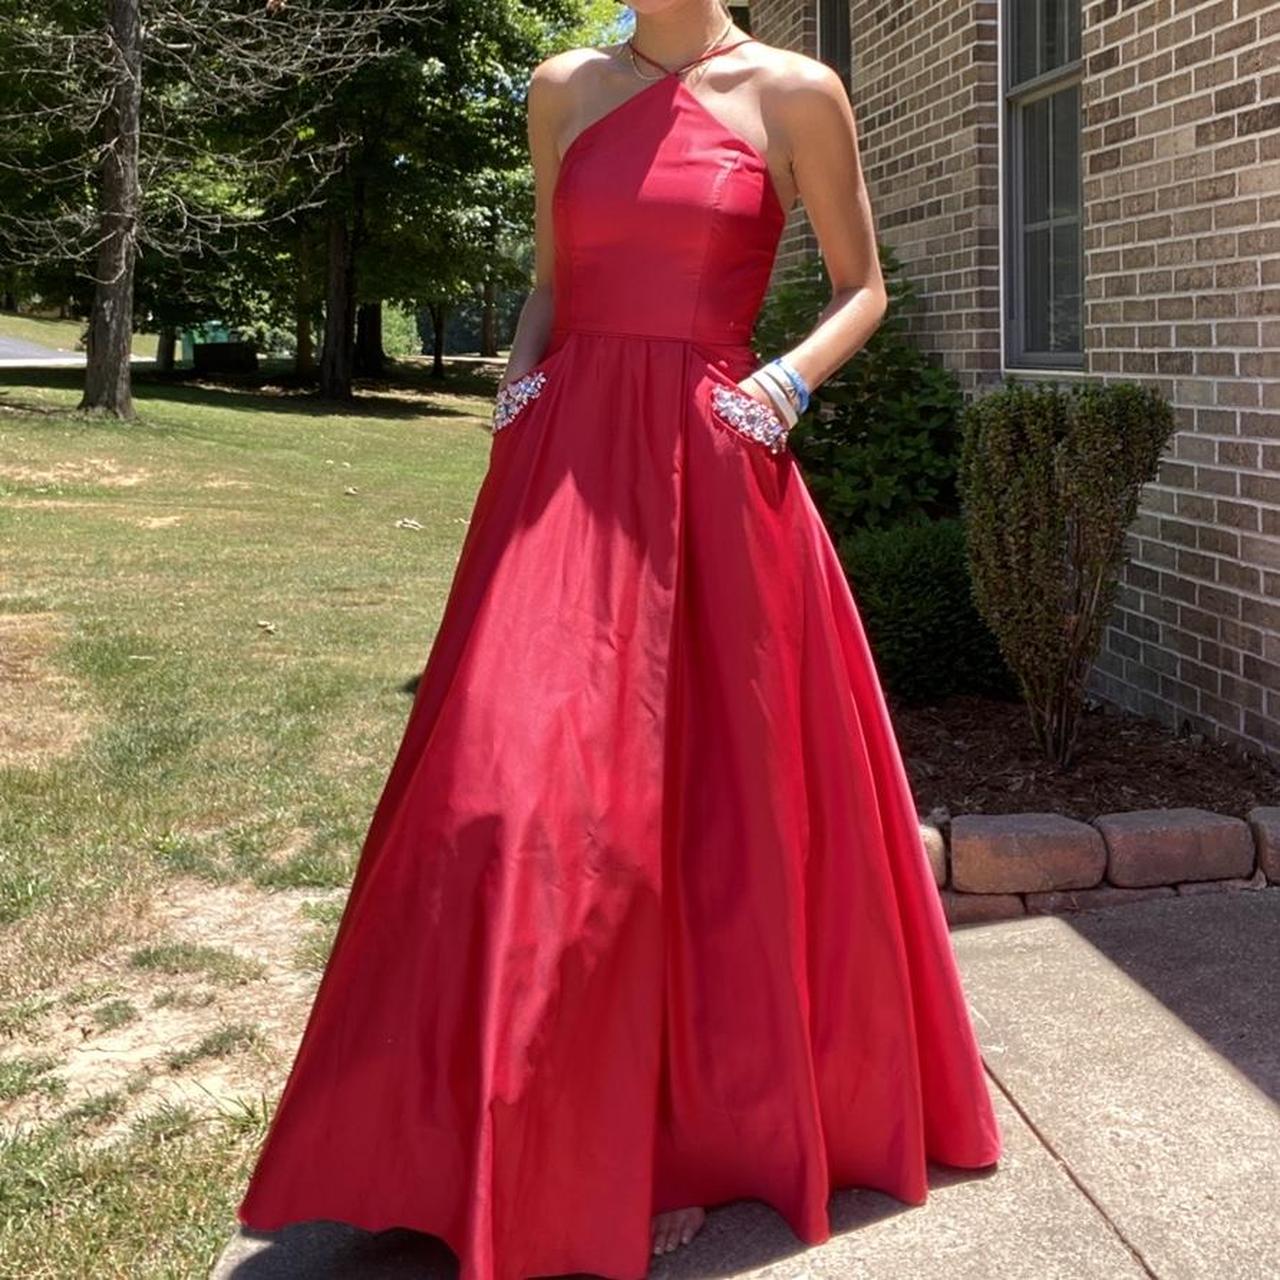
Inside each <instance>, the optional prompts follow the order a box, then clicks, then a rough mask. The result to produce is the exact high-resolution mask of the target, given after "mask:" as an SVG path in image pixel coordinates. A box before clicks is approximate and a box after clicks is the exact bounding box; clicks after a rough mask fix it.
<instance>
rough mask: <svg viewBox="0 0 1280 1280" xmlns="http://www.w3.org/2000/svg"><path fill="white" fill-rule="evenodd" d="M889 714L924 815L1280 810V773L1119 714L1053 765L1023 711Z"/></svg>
mask: <svg viewBox="0 0 1280 1280" xmlns="http://www.w3.org/2000/svg"><path fill="white" fill-rule="evenodd" d="M889 714H890V718H891V719H892V722H893V725H894V728H895V730H896V732H897V737H898V742H899V745H900V746H901V748H902V754H903V758H904V759H905V761H906V766H907V774H908V777H909V778H910V781H911V789H912V793H913V795H914V797H915V801H916V808H917V810H918V811H919V813H920V815H921V817H927V816H928V815H929V814H930V812H931V811H932V810H934V809H935V808H945V809H946V810H947V813H948V816H950V817H955V816H956V815H958V814H962V813H988V814H993V813H1032V812H1036V813H1058V814H1062V815H1064V816H1065V817H1069V818H1077V819H1079V820H1081V821H1084V822H1088V821H1090V820H1091V819H1093V818H1095V817H1097V816H1098V815H1099V814H1101V813H1113V812H1117V811H1120V810H1126V809H1175V808H1181V807H1183V806H1194V807H1197V808H1202V809H1210V810H1212V811H1213V812H1215V813H1223V814H1227V815H1230V816H1232V817H1237V818H1243V817H1244V816H1245V815H1246V814H1247V813H1248V811H1249V810H1250V809H1251V808H1254V807H1255V806H1257V805H1280V769H1277V768H1276V767H1275V766H1274V765H1272V764H1270V763H1268V762H1267V761H1266V760H1264V759H1262V758H1261V757H1260V756H1259V757H1253V756H1246V755H1244V754H1243V753H1241V752H1240V751H1239V750H1237V749H1236V748H1234V747H1232V746H1230V745H1228V744H1226V743H1221V742H1213V741H1208V740H1206V739H1205V738H1204V737H1203V736H1202V735H1200V734H1184V735H1181V736H1179V735H1177V734H1175V733H1174V732H1173V731H1172V730H1170V729H1167V728H1165V727H1164V726H1163V725H1161V724H1159V723H1157V722H1156V721H1153V720H1148V719H1146V718H1144V717H1140V716H1136V715H1131V714H1129V713H1127V712H1124V711H1119V710H1116V709H1115V708H1113V707H1110V706H1105V705H1104V706H1101V707H1097V709H1094V710H1089V711H1086V712H1085V713H1084V715H1083V716H1082V719H1081V723H1080V730H1079V745H1078V746H1077V748H1076V755H1075V760H1074V763H1073V764H1072V765H1070V766H1069V767H1068V768H1067V769H1065V770H1059V769H1057V768H1055V767H1054V766H1052V765H1051V764H1050V763H1049V762H1048V761H1047V760H1046V759H1045V758H1044V756H1043V754H1042V753H1041V752H1040V749H1039V748H1038V747H1037V746H1036V743H1035V740H1034V739H1033V738H1032V736H1031V727H1030V721H1029V718H1028V716H1027V711H1026V708H1025V707H1024V706H1023V705H1022V703H1020V702H1002V701H999V700H997V699H993V698H983V697H972V696H956V697H952V698H948V699H946V700H944V701H943V702H940V703H937V704H934V705H932V706H928V707H905V706H904V707H899V706H896V705H895V704H894V703H893V701H892V699H890V700H889Z"/></svg>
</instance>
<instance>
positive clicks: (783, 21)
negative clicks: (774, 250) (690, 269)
mask: <svg viewBox="0 0 1280 1280" xmlns="http://www.w3.org/2000/svg"><path fill="white" fill-rule="evenodd" d="M750 12H751V34H752V35H753V36H755V37H756V38H757V39H758V40H762V41H763V42H764V43H765V44H771V45H774V46H776V47H777V48H781V49H795V50H797V51H798V52H800V53H807V54H808V55H809V56H810V57H813V56H814V54H815V51H816V50H817V47H818V26H817V18H816V12H815V6H814V3H813V0H763V2H762V0H755V2H754V3H752V4H751V6H750ZM816 250H817V242H816V240H815V239H814V235H813V229H812V228H811V227H810V226H809V221H808V219H807V218H806V217H805V213H804V206H803V205H801V204H800V202H799V201H798V200H797V201H796V205H795V208H794V209H792V211H791V216H790V218H788V220H787V225H786V227H785V228H784V230H783V233H782V241H781V243H780V244H779V245H778V257H777V261H776V262H775V263H774V278H775V279H776V278H777V277H778V276H779V275H781V274H782V273H783V272H784V271H786V270H787V268H789V267H791V266H792V265H794V264H795V263H796V262H798V261H799V260H800V259H802V258H804V257H807V256H808V255H810V254H812V253H814V252H816Z"/></svg>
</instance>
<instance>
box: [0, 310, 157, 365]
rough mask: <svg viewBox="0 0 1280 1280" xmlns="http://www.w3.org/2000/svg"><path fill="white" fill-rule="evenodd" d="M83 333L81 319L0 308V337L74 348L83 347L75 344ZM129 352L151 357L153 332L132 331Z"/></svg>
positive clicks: (68, 349) (70, 350)
mask: <svg viewBox="0 0 1280 1280" xmlns="http://www.w3.org/2000/svg"><path fill="white" fill-rule="evenodd" d="M83 333H84V322H83V321H81V320H51V319H41V318H40V317H38V316H15V315H11V314H10V313H9V312H7V311H0V338H16V339H18V340H19V341H21V342H36V343H39V344H40V345H41V346H43V347H52V348H53V350H54V351H66V352H76V351H81V350H83V348H82V347H81V346H80V345H79V344H80V337H81V335H82V334H83ZM133 354H134V355H135V356H146V357H147V358H148V359H150V360H154V359H155V354H156V335H155V334H154V333H135V334H134V335H133Z"/></svg>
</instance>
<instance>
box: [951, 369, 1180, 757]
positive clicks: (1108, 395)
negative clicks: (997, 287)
mask: <svg viewBox="0 0 1280 1280" xmlns="http://www.w3.org/2000/svg"><path fill="white" fill-rule="evenodd" d="M1173 430H1174V418H1173V410H1172V409H1171V407H1170V406H1169V404H1168V402H1167V401H1166V400H1165V399H1164V398H1163V397H1162V396H1161V395H1160V394H1159V392H1157V391H1155V390H1153V389H1151V388H1147V387H1141V386H1138V385H1136V384H1134V383H1128V382H1116V383H1109V384H1106V385H1088V386H1084V387H1078V388H1074V389H1072V390H1069V391H1068V390H1063V389H1061V388H1059V387H1058V386H1057V385H1056V384H1040V385H1034V384H1020V383H1017V382H1013V381H1010V382H1008V383H1006V385H1005V386H1004V387H1002V388H1001V389H1000V390H998V391H994V392H992V393H991V394H989V395H986V396H983V397H982V398H981V399H979V400H976V401H975V402H974V403H973V404H971V405H970V406H969V407H968V408H967V409H966V410H965V413H964V415H963V420H962V446H961V458H960V471H959V476H958V482H959V490H960V495H961V500H962V504H963V512H964V525H965V533H966V546H967V551H968V558H969V565H970V573H971V576H972V579H973V586H974V598H975V601H976V603H977V606H978V609H979V610H980V611H981V613H982V616H983V617H984V618H985V619H986V620H987V623H988V624H989V625H990V627H991V629H992V631H993V632H994V633H995V635H996V639H997V641H998V642H999V645H1000V650H1001V652H1002V653H1003V654H1004V657H1005V660H1006V661H1007V662H1008V664H1009V666H1010V667H1011V668H1012V670H1013V671H1014V672H1015V674H1016V676H1017V679H1018V683H1019V686H1020V688H1021V690H1022V695H1023V698H1024V699H1025V701H1026V703H1027V708H1028V711H1029V713H1030V716H1031V724H1032V730H1033V732H1034V734H1035V736H1036V740H1037V742H1038V743H1039V744H1040V746H1041V748H1042V750H1044V752H1045V754H1046V755H1047V756H1048V758H1049V759H1050V760H1052V761H1053V762H1054V763H1055V764H1057V765H1059V766H1065V765H1067V764H1068V763H1070V760H1071V757H1072V754H1073V752H1074V749H1075V744H1076V732H1077V727H1078V723H1079V714H1080V708H1081V706H1082V704H1083V700H1084V686H1085V681H1086V679H1087V677H1088V673H1089V669H1090V667H1091V666H1092V664H1093V661H1094V659H1095V657H1096V656H1097V650H1098V644H1099V641H1100V638H1101V634H1102V627H1103V625H1104V623H1105V622H1106V620H1107V618H1108V616H1109V614H1110V612H1111V607H1112V604H1113V602H1114V599H1115V590H1116V585H1117V582H1118V577H1119V570H1120V566H1121V564H1122V563H1123V561H1124V558H1125V547H1124V540H1125V534H1126V533H1127V531H1128V529H1129V526H1130V525H1131V524H1132V523H1133V520H1134V518H1135V516H1136V514H1137V507H1138V500H1139V497H1140V494H1141V488H1142V485H1143V484H1144V483H1145V482H1146V481H1148V480H1150V479H1152V478H1153V477H1154V476H1155V474H1156V470H1157V468H1158V465H1159V462H1160V457H1161V454H1162V453H1163V452H1164V449H1165V446H1166V445H1167V443H1168V441H1169V437H1170V436H1171V435H1172V434H1173Z"/></svg>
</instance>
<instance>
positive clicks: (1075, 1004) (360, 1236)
mask: <svg viewBox="0 0 1280 1280" xmlns="http://www.w3.org/2000/svg"><path fill="white" fill-rule="evenodd" d="M952 939H953V941H954V943H955V948H956V954H957V956H958V958H959V961H960V966H961V971H962V974H963V977H964V983H965V990H966V993H967V995H968V998H969V1003H970V1007H971V1009H972V1011H973V1016H974V1024H975V1026H976V1027H977V1031H978V1036H979V1039H980V1041H981V1043H982V1050H983V1057H984V1059H985V1061H986V1063H987V1066H988V1069H989V1072H990V1081H989V1084H990V1088H991V1092H992V1097H993V1099H994V1101H995V1105H996V1112H997V1115H998V1117H999V1120H1000V1124H1001V1126H1002V1129H1003V1132H1004V1136H1005V1152H1004V1156H1003V1158H1002V1160H1001V1163H1000V1166H999V1168H998V1169H997V1170H996V1171H995V1172H994V1173H989V1174H985V1175H973V1174H968V1173H961V1172H958V1171H954V1170H948V1169H945V1168H942V1167H936V1168H934V1169H932V1170H931V1176H930V1188H931V1190H930V1195H929V1199H928V1201H927V1202H926V1203H925V1204H924V1205H921V1206H919V1207H916V1208H910V1207H907V1206H904V1205H902V1204H901V1203H900V1202H899V1201H897V1200H894V1199H893V1198H892V1197H889V1196H886V1195H883V1194H881V1193H878V1192H868V1191H858V1190H848V1191H841V1192H837V1193H836V1194H835V1195H833V1196H832V1199H831V1222H832V1230H833V1234H832V1238H831V1239H830V1240H829V1241H828V1242H827V1243H826V1244H824V1245H822V1246H821V1247H818V1248H810V1249H805V1248H804V1247H803V1246H802V1245H800V1244H799V1242H798V1241H796V1239H795V1238H794V1236H792V1234H791V1232H790V1230H789V1229H788V1228H787V1226H786V1225H785V1223H783V1222H782V1220H781V1219H780V1218H779V1217H778V1216H777V1215H776V1214H775V1213H774V1212H773V1211H772V1210H770V1209H768V1208H766V1207H765V1206H763V1205H760V1204H758V1203H754V1202H740V1203H737V1204H733V1205H728V1206H725V1207H723V1208H717V1209H714V1210H712V1211H711V1212H710V1213H709V1214H708V1216H707V1222H706V1224H705V1225H704V1227H703V1228H702V1230H701V1232H700V1233H699V1234H698V1236H697V1237H696V1238H695V1239H694V1240H693V1242H692V1243H691V1244H689V1245H686V1246H684V1247H682V1248H681V1249H679V1250H677V1251H676V1252H675V1253H673V1254H669V1255H666V1256H665V1257H663V1258H655V1259H654V1263H653V1267H652V1269H651V1271H650V1275H651V1276H652V1277H653V1278H654V1280H667V1278H668V1277H670V1278H672V1280H674V1278H676V1277H704V1276H705V1277H728V1276H769V1277H778V1278H779V1280H782V1278H784V1277H785V1278H790V1277H814V1278H817V1277H823V1278H827V1277H829V1278H830V1280H861V1278H862V1277H879V1278H881V1280H883V1278H885V1277H897V1276H909V1277H911V1280H933V1278H934V1277H938V1278H939V1280H941V1278H942V1277H946V1278H947V1280H992V1277H1000V1280H1068V1278H1070V1280H1129V1278H1130V1277H1152V1276H1155V1277H1160V1280H1205V1278H1206V1277H1214V1278H1215V1280H1216V1278H1218V1277H1221V1280H1274V1278H1275V1277H1280V1108H1278V1107H1277V1099H1280V887H1276V888H1267V889H1259V890H1253V891H1236V892H1229V891H1219V892H1208V893H1203V894H1195V895H1188V896H1179V897H1175V898H1159V899H1152V900H1149V901H1146V902H1138V903H1133V904H1130V905H1126V906H1119V907H1109V908H1106V909H1105V910H1101V911H1094V912H1082V913H1080V914H1079V915H1074V916H1031V917H1026V918H1024V919H1019V920H1013V921H1005V922H1000V923H997V924H988V925H981V926H965V927H962V928H958V929H955V930H953V932H952ZM455 1274H456V1265H455V1263H454V1262H453V1260H452V1255H451V1254H450V1253H449V1251H448V1250H447V1249H446V1248H445V1247H444V1246H443V1245H442V1244H440V1243H439V1242H437V1241H434V1240H432V1239H431V1238H429V1237H425V1236H421V1235H418V1234H416V1233H413V1232H408V1231H389V1232H383V1233H380V1234H379V1235H376V1236H370V1235H367V1234H364V1233H361V1232H358V1231H354V1230H353V1229H351V1228H348V1227H345V1226H342V1225H340V1224H336V1223H315V1224H300V1225H298V1226H295V1227H291V1228H288V1229H286V1230H285V1231H282V1232H279V1233H277V1234H275V1235H273V1236H265V1235H264V1236H257V1235H251V1234H244V1235H241V1234H237V1235H236V1236H235V1237H233V1239H232V1240H231V1242H230V1243H229V1245H228V1246H227V1249H226V1251H225V1252H224V1254H223V1257H222V1258H221V1259H220V1260H219V1263H218V1265H217V1267H216V1268H215V1269H214V1272H213V1277H214V1280H233V1278H234V1280H267V1278H271V1280H276V1278H277V1277H280V1278H283V1277H303V1276H306V1277H312V1278H319V1277H325V1278H328V1277H333V1278H334V1280H337V1278H338V1277H344V1278H345V1277H352V1278H354V1277H360V1280H393V1278H394V1280H402V1278H404V1280H407V1278H408V1277H411V1276H412V1277H430V1278H435V1277H441V1278H443V1277H450V1276H453V1275H455Z"/></svg>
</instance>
